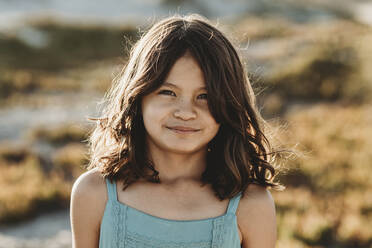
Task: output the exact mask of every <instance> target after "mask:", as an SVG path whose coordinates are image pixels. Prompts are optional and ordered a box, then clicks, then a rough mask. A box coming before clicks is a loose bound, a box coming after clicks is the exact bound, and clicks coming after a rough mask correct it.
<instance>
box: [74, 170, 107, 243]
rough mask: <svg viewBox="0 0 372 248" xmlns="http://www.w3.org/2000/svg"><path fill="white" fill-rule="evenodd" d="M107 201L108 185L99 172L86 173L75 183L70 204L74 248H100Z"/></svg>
mask: <svg viewBox="0 0 372 248" xmlns="http://www.w3.org/2000/svg"><path fill="white" fill-rule="evenodd" d="M106 201H107V192H106V184H105V182H104V179H103V178H102V176H101V175H100V172H99V171H98V170H91V171H88V172H85V173H84V174H82V175H81V176H80V177H79V178H78V179H77V180H76V181H75V183H74V185H73V187H72V192H71V202H70V221H71V231H72V247H73V248H98V246H99V232H100V224H101V219H102V216H103V212H104V209H105V205H106Z"/></svg>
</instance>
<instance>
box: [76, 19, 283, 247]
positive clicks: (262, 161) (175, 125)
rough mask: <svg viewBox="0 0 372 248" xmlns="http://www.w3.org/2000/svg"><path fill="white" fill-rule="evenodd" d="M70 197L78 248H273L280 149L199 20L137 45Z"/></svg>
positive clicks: (176, 23)
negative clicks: (275, 161)
mask: <svg viewBox="0 0 372 248" xmlns="http://www.w3.org/2000/svg"><path fill="white" fill-rule="evenodd" d="M107 98H108V105H107V107H106V108H105V109H104V111H103V116H102V117H101V118H99V119H97V126H96V128H95V130H94V131H93V133H92V135H91V139H90V141H91V161H90V165H89V167H88V169H89V170H88V171H87V172H85V173H84V174H82V175H81V176H80V177H79V178H78V179H77V181H76V182H75V183H74V186H73V189H72V195H71V213H70V214H71V227H72V237H73V247H75V248H87V247H100V248H109V247H110V248H113V247H115V248H116V247H117V248H119V247H120V248H122V247H123V248H124V247H125V248H134V247H135V248H142V247H159V248H160V247H162V248H163V247H169V248H170V247H172V248H173V247H198V248H204V247H205V248H206V247H225V248H237V247H244V248H247V247H249V248H273V247H274V246H275V240H276V217H275V206H274V201H273V198H272V196H271V194H270V192H269V191H268V190H267V188H269V187H273V188H280V187H281V185H280V184H279V183H276V182H274V181H273V179H274V177H275V175H276V174H277V173H276V170H275V169H274V167H273V165H272V164H270V161H271V160H272V158H273V156H272V155H275V152H273V151H272V148H271V147H270V144H269V142H268V140H267V139H266V137H265V135H264V134H263V126H262V125H263V123H264V122H263V120H262V119H261V118H260V115H259V113H258V111H257V108H256V106H255V96H254V93H253V91H252V88H251V86H250V83H249V80H248V78H247V76H246V73H245V71H244V67H243V65H242V63H241V61H240V59H239V56H238V54H237V52H236V50H235V49H234V47H233V46H232V44H231V43H230V42H229V41H228V40H227V39H226V37H225V36H224V35H223V34H222V33H221V32H220V31H219V30H218V29H216V28H215V27H213V25H211V24H209V22H208V21H207V20H205V19H203V18H202V17H200V16H196V15H189V16H185V17H170V18H167V19H165V20H162V21H160V22H159V23H157V24H155V25H154V26H153V27H152V28H151V29H150V30H149V31H148V32H147V33H146V34H145V35H144V36H143V37H142V38H141V39H140V40H139V41H138V42H137V43H136V45H135V46H134V47H133V49H132V51H131V54H130V57H129V61H128V63H127V66H126V67H125V69H124V70H123V73H122V75H121V76H120V77H119V78H118V80H117V81H116V83H115V84H114V86H113V87H112V89H111V90H110V92H109V94H108V95H107Z"/></svg>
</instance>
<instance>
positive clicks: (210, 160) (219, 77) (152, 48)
mask: <svg viewBox="0 0 372 248" xmlns="http://www.w3.org/2000/svg"><path fill="white" fill-rule="evenodd" d="M186 51H188V52H190V53H191V54H192V56H193V57H194V58H195V59H196V61H197V62H198V63H199V66H200V68H201V69H202V71H203V73H204V79H205V82H206V88H207V93H208V94H207V95H208V106H209V110H210V112H211V114H212V116H213V117H214V118H215V120H216V121H217V122H218V123H219V124H220V129H219V131H218V133H217V135H216V136H215V137H214V138H213V139H212V140H211V141H210V143H209V144H208V147H209V150H210V152H208V153H207V166H206V169H205V171H204V172H203V174H202V182H203V184H211V186H212V188H213V190H214V191H215V194H216V196H218V197H219V198H220V199H225V198H231V197H233V196H234V195H236V194H237V193H239V192H240V191H243V192H244V191H245V190H246V188H247V187H248V185H249V184H252V183H253V184H258V185H261V186H263V187H273V188H276V189H279V188H283V187H282V185H280V184H279V183H278V182H274V178H275V176H276V175H277V170H276V167H275V166H274V164H273V161H274V160H273V158H274V157H275V154H276V153H277V152H275V151H273V149H272V147H271V146H270V142H269V141H268V139H267V138H266V137H265V135H264V133H263V130H264V125H265V121H264V120H263V119H262V118H261V116H260V114H259V111H258V110H257V107H256V102H255V95H254V92H253V90H252V87H251V85H250V82H249V79H248V76H247V74H246V72H245V69H244V66H243V64H242V62H241V59H240V57H239V55H238V53H237V51H236V49H235V48H234V46H233V45H232V44H231V42H230V41H229V40H228V39H227V38H226V37H225V35H224V34H222V32H221V31H219V30H218V29H217V28H215V27H214V26H213V25H212V24H210V23H209V21H208V20H206V19H204V18H203V17H201V16H198V15H188V16H184V17H182V16H173V17H169V18H166V19H164V20H162V21H160V22H158V23H156V24H155V25H154V26H152V28H150V29H149V30H148V31H147V32H146V33H145V34H144V35H143V36H142V37H141V38H140V39H139V41H138V42H137V43H136V44H135V45H134V46H133V47H132V50H131V52H130V56H129V60H128V62H127V64H126V66H125V67H124V68H123V70H122V72H121V74H120V75H119V76H118V77H117V78H116V80H115V81H114V84H113V86H112V88H111V89H110V91H109V92H108V93H107V94H106V102H107V104H106V107H105V108H104V109H103V112H102V116H101V117H99V118H96V119H95V120H96V121H97V125H96V127H95V129H94V130H93V132H92V134H91V136H90V148H91V149H90V152H91V160H90V164H89V166H88V169H92V168H94V167H98V168H99V169H100V171H101V172H102V174H103V175H104V176H105V177H106V178H109V179H110V180H118V179H121V180H123V182H124V185H123V186H124V189H125V188H126V187H128V186H129V185H130V184H131V183H133V182H135V181H137V180H138V179H141V178H142V179H146V180H148V181H151V182H154V183H160V179H159V173H158V171H156V169H155V168H154V166H153V165H152V162H151V161H149V159H148V156H147V153H146V145H145V137H146V135H145V132H146V131H145V128H144V124H143V119H142V113H141V100H142V97H143V96H145V95H147V94H149V93H151V92H153V91H154V90H156V89H158V88H159V87H160V86H161V84H162V82H163V81H164V80H165V78H166V76H167V74H168V72H169V71H170V69H171V67H172V66H173V65H174V63H175V62H176V60H177V59H178V58H180V57H181V56H182V55H184V54H185V53H186ZM148 169H151V170H148Z"/></svg>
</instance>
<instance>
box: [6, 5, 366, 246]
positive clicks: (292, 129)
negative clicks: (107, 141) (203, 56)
mask: <svg viewBox="0 0 372 248" xmlns="http://www.w3.org/2000/svg"><path fill="white" fill-rule="evenodd" d="M174 13H179V14H188V13H199V14H201V15H204V16H206V17H208V18H210V19H211V20H212V22H214V23H218V26H219V28H220V29H221V30H223V31H224V32H225V33H226V35H227V36H228V37H230V39H231V40H233V41H234V42H235V44H236V45H237V46H238V47H239V50H240V53H241V54H242V55H243V57H244V59H245V60H246V62H247V69H248V71H249V75H250V78H251V80H252V83H253V85H254V88H255V90H256V93H257V94H258V103H259V106H260V109H261V112H262V114H263V115H264V117H265V118H266V119H267V120H268V121H269V123H271V124H272V126H273V127H274V128H277V129H279V130H281V131H280V132H279V133H278V135H279V136H278V138H280V139H281V141H282V142H284V143H285V144H288V145H293V146H295V145H296V144H297V146H296V147H297V148H298V149H299V150H300V151H302V152H304V155H305V156H301V157H298V158H296V159H292V160H290V161H288V162H287V163H286V164H285V167H286V168H287V169H285V170H283V173H282V174H281V175H280V177H279V179H280V181H281V182H282V183H283V184H284V185H285V186H286V187H287V189H286V190H285V191H283V192H275V191H272V194H273V196H274V198H275V201H276V204H277V222H278V243H277V247H279V248H284V247H291V248H292V247H294V248H296V247H338V248H344V247H345V248H346V247H350V248H351V247H353V248H359V247H372V187H371V185H372V173H371V172H372V170H371V169H372V165H371V164H372V149H371V147H372V128H371V127H372V104H371V103H372V98H371V96H372V32H371V31H372V1H367V0H364V1H362V0H354V1H346V0H313V1H306V0H281V1H275V0H250V1H244V0H232V1H227V0H226V1H223V0H213V1H212V0H189V1H183V0H154V1H152V0H126V1H119V0H106V1H105V2H103V1H97V0H74V1H62V0H0V248H3V247H4V248H5V247H6V248H18V247H23V248H31V247H33V248H36V247H37V248H44V247H48V248H50V247H55V248H65V247H71V231H70V223H69V209H68V208H69V198H70V191H71V186H72V184H73V182H74V180H75V179H76V178H77V177H78V176H79V175H80V174H81V173H82V172H83V171H84V169H83V166H84V165H85V164H86V163H87V161H88V160H87V159H88V158H87V156H86V152H87V146H86V143H85V142H84V140H85V139H86V138H87V133H88V132H89V130H90V129H91V128H92V123H90V122H89V121H88V120H87V117H92V116H97V114H98V113H99V108H98V107H97V103H99V101H100V100H101V98H102V96H103V95H104V92H105V90H106V89H107V88H108V87H109V85H110V82H111V80H112V79H113V78H114V77H115V75H117V73H118V72H119V71H120V69H121V67H122V66H123V64H124V63H125V61H126V58H127V54H128V50H129V49H130V46H131V44H133V42H135V41H136V40H137V39H138V38H139V37H140V35H141V33H142V32H143V31H145V30H146V29H147V28H148V27H149V26H150V25H151V24H153V23H154V22H155V21H157V20H159V19H161V18H162V17H165V16H168V15H170V14H174Z"/></svg>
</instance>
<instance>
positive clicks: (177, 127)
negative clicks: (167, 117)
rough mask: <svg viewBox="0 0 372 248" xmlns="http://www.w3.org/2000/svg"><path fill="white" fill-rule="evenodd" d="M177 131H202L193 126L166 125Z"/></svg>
mask: <svg viewBox="0 0 372 248" xmlns="http://www.w3.org/2000/svg"><path fill="white" fill-rule="evenodd" d="M166 128H168V129H170V130H172V131H174V132H176V133H195V132H198V131H200V129H196V128H192V127H184V126H171V127H168V126H167V127H166Z"/></svg>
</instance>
